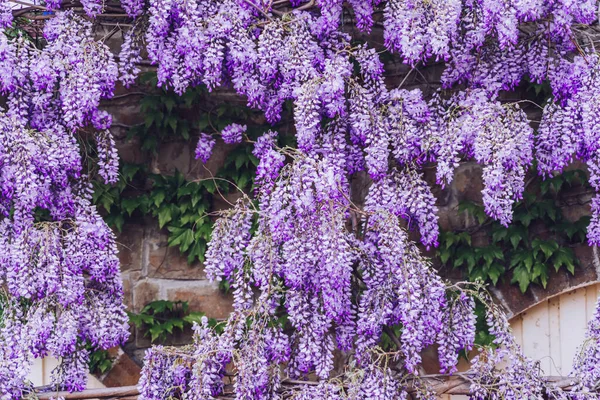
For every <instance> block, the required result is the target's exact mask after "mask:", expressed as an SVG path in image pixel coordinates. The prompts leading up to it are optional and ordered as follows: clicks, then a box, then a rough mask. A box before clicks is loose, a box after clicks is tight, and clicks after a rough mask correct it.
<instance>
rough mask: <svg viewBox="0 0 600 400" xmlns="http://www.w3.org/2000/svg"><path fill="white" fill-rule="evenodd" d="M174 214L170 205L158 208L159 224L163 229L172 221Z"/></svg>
mask: <svg viewBox="0 0 600 400" xmlns="http://www.w3.org/2000/svg"><path fill="white" fill-rule="evenodd" d="M172 219H173V215H172V213H171V207H170V205H165V206H164V207H161V208H160V209H159V210H158V226H159V228H160V229H162V228H163V227H164V226H165V225H166V224H167V223H169V222H171V220H172Z"/></svg>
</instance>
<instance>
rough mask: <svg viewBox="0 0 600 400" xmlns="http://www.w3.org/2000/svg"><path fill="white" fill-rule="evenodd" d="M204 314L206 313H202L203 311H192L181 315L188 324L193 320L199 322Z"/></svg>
mask: <svg viewBox="0 0 600 400" xmlns="http://www.w3.org/2000/svg"><path fill="white" fill-rule="evenodd" d="M205 315H206V314H204V313H203V312H198V311H194V312H191V313H189V314H188V315H186V316H185V317H183V320H184V321H185V322H187V323H188V324H190V325H191V324H193V323H194V322H196V323H197V324H200V322H201V321H202V317H204V316H205Z"/></svg>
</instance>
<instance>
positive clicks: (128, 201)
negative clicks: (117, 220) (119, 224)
mask: <svg viewBox="0 0 600 400" xmlns="http://www.w3.org/2000/svg"><path fill="white" fill-rule="evenodd" d="M139 205H140V199H139V197H129V198H125V199H121V208H122V209H123V210H125V212H127V215H128V216H130V217H131V214H132V213H133V212H134V211H135V210H136V209H137V208H138V207H139Z"/></svg>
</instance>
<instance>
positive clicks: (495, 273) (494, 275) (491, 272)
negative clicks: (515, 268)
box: [487, 263, 504, 285]
mask: <svg viewBox="0 0 600 400" xmlns="http://www.w3.org/2000/svg"><path fill="white" fill-rule="evenodd" d="M503 273H504V265H502V264H499V263H493V264H492V265H491V266H490V268H488V271H487V274H488V277H489V278H490V280H491V281H492V283H493V284H494V285H496V283H498V280H499V279H500V277H501V276H502V274H503Z"/></svg>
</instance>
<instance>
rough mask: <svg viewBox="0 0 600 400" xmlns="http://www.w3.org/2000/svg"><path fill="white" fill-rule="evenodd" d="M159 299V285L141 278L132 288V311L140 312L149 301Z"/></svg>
mask: <svg viewBox="0 0 600 400" xmlns="http://www.w3.org/2000/svg"><path fill="white" fill-rule="evenodd" d="M158 299H159V286H158V284H157V283H154V282H150V281H147V280H143V281H140V282H137V284H135V286H134V288H133V311H134V312H140V310H141V309H142V308H144V306H145V305H146V304H148V303H150V302H151V301H154V300H158Z"/></svg>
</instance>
